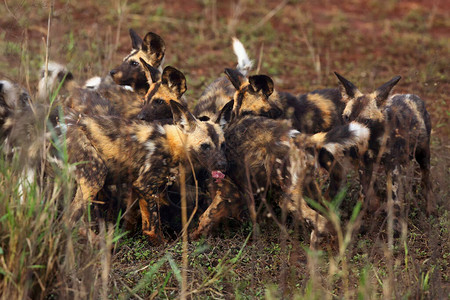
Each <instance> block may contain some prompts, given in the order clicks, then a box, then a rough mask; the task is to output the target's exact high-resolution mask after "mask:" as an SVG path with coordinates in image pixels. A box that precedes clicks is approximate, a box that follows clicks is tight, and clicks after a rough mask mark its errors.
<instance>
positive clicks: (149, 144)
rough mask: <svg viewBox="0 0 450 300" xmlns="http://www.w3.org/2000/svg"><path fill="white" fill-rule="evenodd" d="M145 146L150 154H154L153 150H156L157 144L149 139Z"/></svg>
mask: <svg viewBox="0 0 450 300" xmlns="http://www.w3.org/2000/svg"><path fill="white" fill-rule="evenodd" d="M144 146H145V148H146V149H147V150H148V152H149V153H148V154H149V155H152V154H153V152H155V149H156V145H155V143H154V142H152V141H148V142H146V143H145V144H144Z"/></svg>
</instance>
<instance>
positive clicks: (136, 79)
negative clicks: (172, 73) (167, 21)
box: [110, 29, 166, 90]
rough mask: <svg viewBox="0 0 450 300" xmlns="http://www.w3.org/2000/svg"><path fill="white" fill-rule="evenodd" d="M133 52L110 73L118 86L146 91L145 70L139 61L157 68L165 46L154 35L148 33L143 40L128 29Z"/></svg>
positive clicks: (160, 39)
mask: <svg viewBox="0 0 450 300" xmlns="http://www.w3.org/2000/svg"><path fill="white" fill-rule="evenodd" d="M130 37H131V43H132V48H133V50H132V51H131V53H130V54H129V55H128V56H126V57H125V58H124V60H123V62H122V64H121V65H119V66H117V67H116V68H114V69H112V70H111V71H110V74H111V77H112V78H113V79H114V82H115V83H117V84H119V85H130V86H132V87H133V88H134V89H135V90H136V89H148V82H147V77H146V76H145V70H144V69H145V68H144V66H143V64H142V63H141V59H142V60H144V61H145V62H146V63H148V64H149V65H151V66H152V67H154V68H158V67H159V66H160V65H161V63H162V60H163V58H164V53H165V51H166V45H165V43H164V40H163V39H162V38H161V37H160V36H159V35H157V34H156V33H153V32H149V33H147V34H146V35H145V37H144V39H141V37H140V36H139V35H138V34H137V33H136V32H135V31H134V30H133V29H130Z"/></svg>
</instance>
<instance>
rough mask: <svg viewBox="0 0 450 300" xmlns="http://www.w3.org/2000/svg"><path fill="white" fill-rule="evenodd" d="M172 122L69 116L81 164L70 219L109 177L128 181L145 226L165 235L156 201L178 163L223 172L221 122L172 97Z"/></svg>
mask: <svg viewBox="0 0 450 300" xmlns="http://www.w3.org/2000/svg"><path fill="white" fill-rule="evenodd" d="M170 105H171V107H172V111H173V116H174V123H175V124H174V125H164V126H162V125H160V124H157V123H147V122H142V121H138V120H136V121H134V120H133V121H132V120H126V119H123V118H118V117H113V116H87V115H70V116H68V117H67V125H68V130H67V145H68V151H69V159H70V161H71V162H72V163H75V162H77V163H79V164H77V167H76V171H75V175H76V180H77V184H78V188H77V192H76V195H75V199H74V200H73V202H72V205H71V222H72V223H73V222H74V221H76V220H77V219H79V217H80V215H81V214H82V212H83V211H84V209H85V207H86V205H87V204H88V203H89V201H90V200H92V199H93V198H94V197H95V196H96V194H97V193H98V192H99V191H100V190H101V189H102V188H103V186H104V185H105V184H106V183H107V182H108V181H110V180H113V181H114V182H117V179H119V180H120V181H122V182H124V183H127V184H130V185H131V186H132V187H133V192H135V193H136V194H137V195H138V197H139V207H140V211H141V217H142V231H143V233H144V234H145V235H147V236H148V237H149V239H150V240H151V241H152V242H154V243H157V242H159V241H161V240H162V239H163V237H162V234H161V232H160V228H159V218H158V206H161V205H166V204H167V201H166V199H165V198H164V196H163V194H164V192H165V189H166V186H167V184H168V182H169V181H170V178H172V177H173V176H176V175H177V174H178V166H179V164H180V163H181V164H185V165H186V170H190V167H188V166H189V160H191V161H192V163H193V165H194V167H195V166H203V167H205V168H207V169H208V170H213V172H214V174H213V177H214V176H217V174H223V173H222V171H224V168H225V166H226V163H225V155H224V153H223V147H222V144H223V142H224V136H223V132H222V130H221V128H220V126H219V125H218V124H215V123H212V122H200V121H197V120H196V119H195V118H194V117H193V116H192V114H191V113H190V112H189V111H188V110H187V109H186V108H185V107H184V106H182V105H180V104H179V103H177V102H175V101H171V103H170Z"/></svg>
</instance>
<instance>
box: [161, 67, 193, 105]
mask: <svg viewBox="0 0 450 300" xmlns="http://www.w3.org/2000/svg"><path fill="white" fill-rule="evenodd" d="M161 83H162V84H164V85H167V87H168V88H169V89H170V90H172V91H173V92H174V93H175V94H176V95H177V97H178V98H181V96H183V94H184V92H186V90H187V87H186V77H184V74H183V73H181V72H180V71H178V70H177V69H175V68H174V67H171V66H167V67H165V68H164V71H163V73H162V76H161Z"/></svg>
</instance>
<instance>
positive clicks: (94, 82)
mask: <svg viewBox="0 0 450 300" xmlns="http://www.w3.org/2000/svg"><path fill="white" fill-rule="evenodd" d="M101 83H102V78H101V77H99V76H95V77H92V78H89V79H88V80H86V83H85V84H84V88H86V89H91V90H96V89H98V87H99V86H100V84H101Z"/></svg>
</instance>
